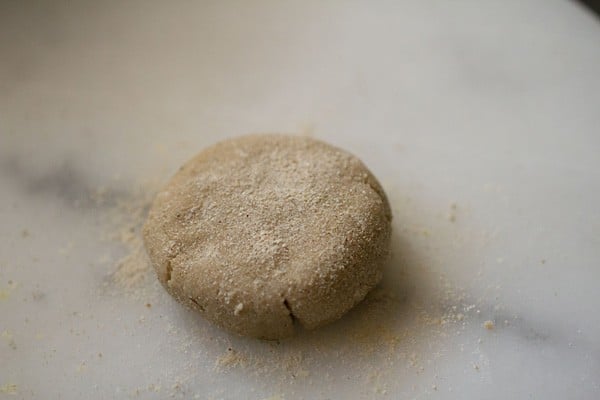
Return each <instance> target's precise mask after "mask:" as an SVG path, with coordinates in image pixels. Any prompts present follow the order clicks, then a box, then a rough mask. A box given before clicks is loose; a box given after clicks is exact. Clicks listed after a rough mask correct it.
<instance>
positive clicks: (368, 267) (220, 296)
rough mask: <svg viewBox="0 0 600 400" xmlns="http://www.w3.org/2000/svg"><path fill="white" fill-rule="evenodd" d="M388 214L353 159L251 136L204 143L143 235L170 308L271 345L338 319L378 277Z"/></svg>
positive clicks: (306, 141) (292, 140)
mask: <svg viewBox="0 0 600 400" xmlns="http://www.w3.org/2000/svg"><path fill="white" fill-rule="evenodd" d="M390 221H391V211H390V207H389V204H388V201H387V198H386V196H385V193H384V192H383V189H382V188H381V186H380V185H379V183H378V182H377V180H376V179H375V177H374V176H373V175H372V174H371V173H370V172H369V170H368V169H367V168H366V167H365V166H364V164H363V163H362V162H361V161H360V160H359V159H357V158H356V157H354V156H352V155H350V154H348V153H346V152H344V151H342V150H340V149H337V148H335V147H333V146H330V145H328V144H325V143H323V142H321V141H318V140H315V139H311V138H307V137H296V136H284V135H250V136H243V137H239V138H235V139H230V140H225V141H223V142H220V143H217V144H215V145H213V146H211V147H208V148H207V149H205V150H204V151H202V152H201V153H199V154H198V155H197V156H195V157H194V158H193V159H191V160H190V161H188V162H187V163H186V164H184V165H183V166H182V167H181V168H180V169H179V171H178V172H177V173H176V174H175V175H174V176H173V178H172V179H171V180H170V181H169V182H168V184H167V185H166V186H165V187H164V188H163V190H162V191H161V192H159V193H158V194H157V196H156V199H155V200H154V203H153V205H152V208H151V210H150V213H149V215H148V219H147V221H146V223H145V225H144V230H143V235H144V243H145V246H146V249H147V252H148V254H149V256H150V259H151V261H152V264H153V265H154V268H155V269H156V272H157V275H158V279H159V280H160V282H161V283H162V284H163V286H164V287H165V289H166V290H167V291H168V292H169V293H170V294H171V295H173V297H175V298H176V299H177V300H178V301H180V302H181V303H183V304H186V305H188V306H190V307H192V308H194V309H196V310H198V311H199V312H200V313H201V314H202V315H203V316H204V317H205V318H206V319H208V320H210V321H212V322H213V323H215V324H217V325H219V326H221V327H223V328H226V329H228V330H230V331H234V332H237V333H239V334H241V335H246V336H253V337H258V338H264V339H277V338H282V337H286V336H290V335H292V334H293V333H294V325H295V324H300V325H302V326H303V327H304V328H307V329H312V328H315V327H318V326H321V325H323V324H326V323H328V322H331V321H333V320H336V319H338V318H340V317H341V316H342V315H343V314H344V313H345V312H347V311H348V310H349V309H350V308H352V307H353V306H354V305H355V304H357V303H358V302H360V301H361V300H362V299H363V298H364V297H365V295H366V294H367V292H369V290H371V289H372V288H373V287H374V286H375V285H376V284H377V283H378V282H379V280H380V279H381V266H382V263H383V262H384V261H385V259H386V258H387V255H388V251H389V241H390V234H391V224H390Z"/></svg>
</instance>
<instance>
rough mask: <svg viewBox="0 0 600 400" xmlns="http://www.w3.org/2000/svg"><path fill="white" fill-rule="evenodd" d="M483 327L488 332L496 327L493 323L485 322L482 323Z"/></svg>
mask: <svg viewBox="0 0 600 400" xmlns="http://www.w3.org/2000/svg"><path fill="white" fill-rule="evenodd" d="M483 327H484V328H485V329H487V330H488V331H491V330H492V329H494V328H495V327H496V325H495V324H494V321H490V320H487V321H485V322H484V323H483Z"/></svg>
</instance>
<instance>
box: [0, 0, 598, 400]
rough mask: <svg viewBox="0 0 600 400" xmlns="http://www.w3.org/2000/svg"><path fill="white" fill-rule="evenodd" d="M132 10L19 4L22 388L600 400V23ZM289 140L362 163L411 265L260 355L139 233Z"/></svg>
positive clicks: (3, 345) (7, 66) (383, 12)
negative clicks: (184, 301) (177, 176)
mask: <svg viewBox="0 0 600 400" xmlns="http://www.w3.org/2000/svg"><path fill="white" fill-rule="evenodd" d="M111 3H112V2H94V3H92V2H62V1H60V2H50V1H48V2H2V3H1V4H0V187H1V188H2V190H0V220H1V221H2V224H1V225H0V398H5V397H6V398H24V399H75V398H98V399H107V398H169V397H173V398H200V399H205V398H206V399H219V398H224V399H233V398H240V399H265V398H272V399H278V398H281V399H296V398H306V399H315V398H323V399H327V398H357V399H358V398H390V399H397V398H406V399H409V398H416V399H423V398H440V399H454V398H456V399H464V398H479V399H506V398H534V399H537V398H544V399H565V398H569V399H597V398H600V311H599V306H600V290H599V289H598V284H599V282H600V208H599V204H600V156H599V151H600V132H599V127H600V112H599V110H600V76H599V75H598V68H599V66H600V23H599V21H598V20H597V19H596V18H595V17H594V16H593V15H591V14H588V13H587V12H586V11H585V10H584V9H583V8H580V7H579V6H578V5H577V4H576V3H573V2H567V1H558V0H548V1H497V2H488V1H460V2H377V3H376V4H375V3H371V2H326V3H321V2H296V3H292V2H252V4H250V3H249V2H236V3H228V4H221V3H218V2H198V3H192V2H175V3H174V2H169V3H168V4H167V2H146V1H144V2H141V1H132V2H125V3H123V4H120V3H117V2H114V3H112V4H111ZM272 131H279V132H293V133H298V134H309V135H313V136H315V137H318V138H321V139H323V140H326V141H329V142H331V143H334V144H336V145H338V146H340V147H343V148H345V149H347V150H349V151H351V152H353V153H355V154H356V155H358V156H359V157H360V158H362V159H363V160H364V161H365V163H366V164H367V165H368V166H369V167H370V168H371V169H372V170H373V172H374V173H375V174H376V175H377V176H378V177H379V178H380V180H381V182H382V183H383V185H384V187H385V188H386V190H387V191H388V193H389V196H390V199H391V202H392V206H393V210H394V230H395V232H394V239H393V253H394V254H393V258H392V260H391V261H390V263H389V265H388V266H387V267H386V272H385V278H384V282H383V284H382V287H381V288H380V289H378V290H377V291H376V293H374V295H372V296H370V297H369V298H368V300H367V301H366V302H365V303H364V304H362V305H361V306H359V307H357V309H355V310H354V311H353V312H351V313H350V314H349V315H348V316H347V317H345V318H344V319H342V320H341V321H339V322H337V323H334V324H332V325H331V326H329V327H326V328H324V329H321V330H318V331H314V332H302V333H301V334H300V335H298V336H297V337H296V338H293V339H291V340H286V341H281V342H259V341H254V340H248V339H243V338H238V337H234V336H231V335H229V334H227V333H224V332H222V331H220V330H219V329H216V328H214V327H212V326H210V325H209V324H208V323H206V322H204V321H203V320H201V319H199V318H198V317H197V316H196V315H195V314H193V313H191V312H189V311H187V310H185V309H183V308H182V307H180V306H179V305H178V304H176V303H175V302H174V301H172V300H171V299H170V298H169V297H168V296H167V295H166V294H165V293H164V292H163V291H162V289H161V288H160V287H159V286H158V285H157V284H156V282H155V281H154V280H153V279H152V276H151V274H150V271H149V270H147V268H145V264H144V263H143V258H140V257H142V255H141V254H140V253H139V251H140V248H139V238H138V236H137V235H138V229H139V224H140V223H141V222H142V220H143V215H144V213H145V210H146V207H147V204H148V201H149V199H150V198H151V197H152V195H153V193H154V192H155V191H156V190H157V187H159V185H160V184H161V183H162V182H164V181H165V180H166V179H167V178H168V176H169V175H170V174H171V173H172V172H173V171H175V170H176V168H177V167H178V166H179V165H180V164H181V163H182V162H183V161H185V160H186V159H187V158H189V157H191V156H192V155H193V154H194V153H196V152H197V151H198V150H199V149H201V148H202V147H203V146H205V145H207V144H209V143H213V142H215V141H217V140H219V139H221V138H225V137H229V136H233V135H238V134H243V133H248V132H272ZM123 257H125V259H124V258H123ZM123 260H124V261H123ZM123 266H126V267H127V268H128V269H125V270H124V267H123ZM136 267H137V269H135V268H136ZM488 328H489V329H488Z"/></svg>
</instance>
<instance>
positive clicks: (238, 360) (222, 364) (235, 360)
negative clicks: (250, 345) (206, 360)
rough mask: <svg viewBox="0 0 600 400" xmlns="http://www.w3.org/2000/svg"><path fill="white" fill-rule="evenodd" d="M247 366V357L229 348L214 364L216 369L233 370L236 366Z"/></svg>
mask: <svg viewBox="0 0 600 400" xmlns="http://www.w3.org/2000/svg"><path fill="white" fill-rule="evenodd" d="M247 364H248V357H247V356H246V355H244V354H242V353H240V352H238V351H237V350H234V349H232V348H231V347H229V348H228V349H227V351H225V353H224V354H223V355H221V356H220V357H219V358H217V361H216V362H215V367H217V368H233V367H237V366H245V365H247Z"/></svg>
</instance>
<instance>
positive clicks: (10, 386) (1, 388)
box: [0, 383, 19, 394]
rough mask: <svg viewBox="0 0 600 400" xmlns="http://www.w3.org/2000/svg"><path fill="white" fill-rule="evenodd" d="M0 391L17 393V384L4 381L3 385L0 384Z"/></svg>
mask: <svg viewBox="0 0 600 400" xmlns="http://www.w3.org/2000/svg"><path fill="white" fill-rule="evenodd" d="M0 393H4V394H18V393H19V392H18V388H17V385H15V384H14V383H5V384H4V385H2V386H0Z"/></svg>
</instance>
